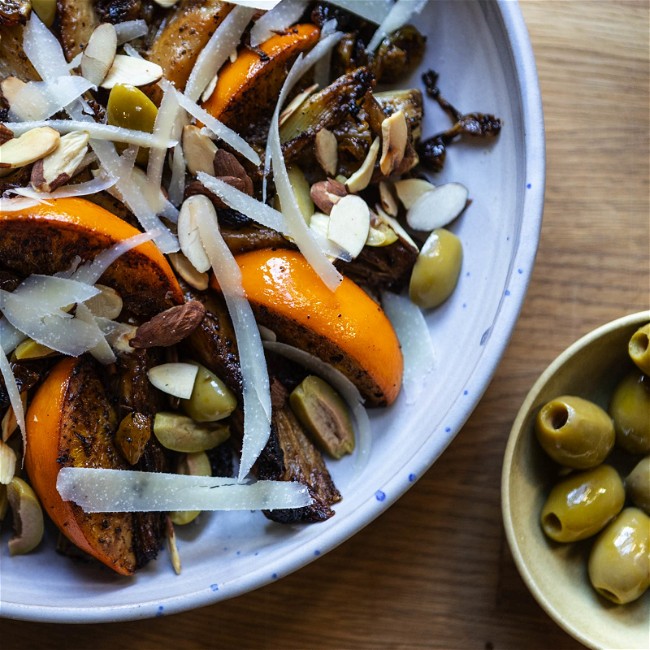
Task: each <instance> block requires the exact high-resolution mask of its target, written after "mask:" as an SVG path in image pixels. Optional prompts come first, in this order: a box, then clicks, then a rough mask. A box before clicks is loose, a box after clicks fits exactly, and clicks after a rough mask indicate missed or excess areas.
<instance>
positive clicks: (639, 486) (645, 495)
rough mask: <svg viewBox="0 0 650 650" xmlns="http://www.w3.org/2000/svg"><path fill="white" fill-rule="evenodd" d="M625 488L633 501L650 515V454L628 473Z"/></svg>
mask: <svg viewBox="0 0 650 650" xmlns="http://www.w3.org/2000/svg"><path fill="white" fill-rule="evenodd" d="M625 488H626V490H627V495H628V497H630V499H631V500H632V503H634V505H635V506H637V507H639V508H641V510H643V511H644V512H645V513H646V515H650V456H646V457H645V458H642V459H641V460H640V461H639V462H638V463H637V464H636V466H635V467H634V469H633V470H632V471H631V472H630V473H629V474H628V475H627V478H626V479H625Z"/></svg>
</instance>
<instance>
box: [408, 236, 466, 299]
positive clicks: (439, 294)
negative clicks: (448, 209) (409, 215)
mask: <svg viewBox="0 0 650 650" xmlns="http://www.w3.org/2000/svg"><path fill="white" fill-rule="evenodd" d="M462 262H463V247H462V245H461V243H460V239H458V237H456V235H454V234H453V233H452V232H450V231H449V230H445V229H444V228H438V229H436V230H434V231H432V232H431V234H430V235H429V237H428V239H427V240H426V242H425V243H424V245H423V246H422V250H420V253H419V255H418V257H417V260H416V261H415V264H414V266H413V271H412V273H411V281H410V284H409V296H410V297H411V300H412V301H413V302H414V303H415V304H416V305H419V306H420V307H424V308H425V309H428V308H431V307H437V306H438V305H441V304H442V303H443V302H444V301H445V300H447V298H449V296H450V295H451V294H452V293H453V291H454V289H455V288H456V284H457V283H458V276H459V275H460V267H461V264H462Z"/></svg>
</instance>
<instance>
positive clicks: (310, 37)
mask: <svg viewBox="0 0 650 650" xmlns="http://www.w3.org/2000/svg"><path fill="white" fill-rule="evenodd" d="M319 36H320V30H319V29H318V27H316V25H311V24H301V25H294V26H293V27H291V28H290V29H288V30H287V31H286V32H285V33H283V34H276V35H274V36H272V37H271V38H269V39H268V40H266V41H264V42H263V43H261V44H260V46H259V47H258V48H257V50H252V49H247V48H240V50H239V52H238V54H237V58H236V59H235V61H233V62H228V63H226V65H224V66H223V68H221V70H220V71H219V75H218V77H217V85H216V86H215V89H214V91H213V93H212V94H211V95H210V97H209V98H208V99H207V100H206V102H205V103H204V104H203V108H205V110H206V111H208V113H210V114H211V115H213V116H214V117H216V118H217V119H219V120H221V121H222V122H223V123H224V124H227V125H228V126H230V127H232V128H234V129H236V130H244V131H248V130H250V127H251V126H254V125H255V123H256V122H257V121H258V120H259V118H260V116H264V115H265V112H268V111H269V110H273V107H274V106H275V102H276V101H277V99H278V94H279V93H280V89H281V88H282V84H283V83H284V80H285V78H286V76H287V66H288V65H289V64H290V62H291V61H292V60H293V59H295V58H296V57H297V56H298V55H299V54H300V53H301V52H304V51H306V50H309V49H310V48H311V47H312V46H313V45H314V44H315V43H316V42H317V41H318V38H319Z"/></svg>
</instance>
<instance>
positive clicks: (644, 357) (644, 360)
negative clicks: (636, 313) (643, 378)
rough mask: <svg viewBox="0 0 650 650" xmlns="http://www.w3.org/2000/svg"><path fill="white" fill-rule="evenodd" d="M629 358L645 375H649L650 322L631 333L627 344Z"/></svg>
mask: <svg viewBox="0 0 650 650" xmlns="http://www.w3.org/2000/svg"><path fill="white" fill-rule="evenodd" d="M627 349H628V352H629V354H630V359H632V361H634V363H636V365H637V366H638V367H639V369H640V370H641V371H642V372H644V373H645V374H646V375H650V323H646V324H645V325H644V326H643V327H639V329H638V330H637V331H636V332H634V334H632V336H631V337H630V341H629V343H628V346H627Z"/></svg>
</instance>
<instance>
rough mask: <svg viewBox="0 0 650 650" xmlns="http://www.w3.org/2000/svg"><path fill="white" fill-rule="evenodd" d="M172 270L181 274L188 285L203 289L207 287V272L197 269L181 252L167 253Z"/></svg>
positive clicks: (208, 277)
mask: <svg viewBox="0 0 650 650" xmlns="http://www.w3.org/2000/svg"><path fill="white" fill-rule="evenodd" d="M168 257H169V261H170V263H171V265H172V266H173V267H174V271H176V273H178V275H180V276H181V278H182V279H183V280H185V282H187V284H189V285H190V287H193V288H194V289H198V290H199V291H205V290H206V289H207V288H208V282H209V279H210V276H209V275H208V274H207V273H201V272H200V271H197V270H196V269H195V268H194V266H193V265H192V263H191V262H190V261H189V260H188V259H187V257H185V255H183V253H170V254H169V255H168Z"/></svg>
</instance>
